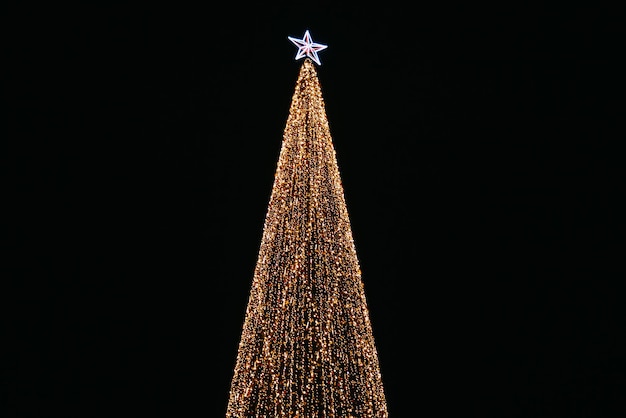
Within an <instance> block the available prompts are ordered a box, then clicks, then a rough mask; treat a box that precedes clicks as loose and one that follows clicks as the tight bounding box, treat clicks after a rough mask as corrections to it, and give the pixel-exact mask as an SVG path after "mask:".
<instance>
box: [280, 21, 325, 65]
mask: <svg viewBox="0 0 626 418" xmlns="http://www.w3.org/2000/svg"><path fill="white" fill-rule="evenodd" d="M287 38H288V39H289V40H290V41H291V42H293V43H294V45H295V46H297V47H298V53H297V54H296V58H295V59H296V60H299V59H300V58H302V57H304V56H305V55H306V56H307V57H309V58H311V59H312V60H313V61H315V62H316V63H317V65H322V63H321V62H320V59H319V57H318V56H317V51H321V50H322V49H326V48H328V45H322V44H316V43H315V42H313V39H311V35H310V34H309V31H308V29H307V31H306V32H304V36H303V37H302V39H298V38H293V37H291V36H288V37H287Z"/></svg>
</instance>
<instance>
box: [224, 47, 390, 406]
mask: <svg viewBox="0 0 626 418" xmlns="http://www.w3.org/2000/svg"><path fill="white" fill-rule="evenodd" d="M226 417H227V418H261V417H264V418H269V417H272V418H274V417H281V418H294V417H300V418H340V417H341V418H345V417H355V418H357V417H358V418H387V417H388V414H387V405H386V400H385V394H384V391H383V384H382V379H381V373H380V368H379V363H378V354H377V352H376V347H375V344H374V338H373V334H372V329H371V324H370V319H369V311H368V307H367V302H366V298H365V292H364V288H363V283H362V280H361V270H360V268H359V262H358V259H357V254H356V250H355V246H354V242H353V238H352V231H351V228H350V220H349V217H348V212H347V209H346V203H345V199H344V193H343V186H342V183H341V178H340V175H339V169H338V165H337V160H336V155H335V149H334V147H333V143H332V138H331V135H330V129H329V126H328V120H327V117H326V110H325V107H324V101H323V99H322V93H321V88H320V84H319V80H318V77H317V73H316V70H315V66H314V65H313V63H312V62H311V61H310V60H309V59H305V60H304V62H303V64H302V67H301V69H300V74H299V76H298V81H297V83H296V88H295V92H294V94H293V97H292V102H291V107H290V110H289V117H288V119H287V124H286V127H285V130H284V134H283V142H282V147H281V151H280V156H279V159H278V165H277V169H276V174H275V178H274V185H273V188H272V194H271V197H270V202H269V205H268V210H267V214H266V217H265V225H264V229H263V237H262V240H261V247H260V250H259V255H258V260H257V264H256V268H255V271H254V276H253V280H252V287H251V290H250V296H249V300H248V306H247V309H246V315H245V319H244V324H243V330H242V334H241V341H240V343H239V348H238V353H237V361H236V364H235V369H234V375H233V379H232V383H231V388H230V397H229V402H228V407H227V412H226Z"/></svg>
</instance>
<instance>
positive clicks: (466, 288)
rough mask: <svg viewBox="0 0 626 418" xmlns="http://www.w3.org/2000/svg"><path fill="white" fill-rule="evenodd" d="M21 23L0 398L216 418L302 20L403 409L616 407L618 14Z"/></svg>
mask: <svg viewBox="0 0 626 418" xmlns="http://www.w3.org/2000/svg"><path fill="white" fill-rule="evenodd" d="M6 17H7V18H8V20H9V23H10V25H9V27H8V29H9V30H8V31H7V37H6V38H5V41H4V42H5V45H6V52H7V53H6V54H5V57H6V58H5V60H4V66H3V67H4V68H5V70H7V75H6V76H5V86H6V87H7V88H6V93H5V103H7V104H8V108H7V111H6V112H7V113H6V114H5V118H6V119H5V120H8V125H7V126H8V127H9V132H8V134H7V136H6V137H5V138H8V139H9V141H3V146H4V147H6V148H5V150H4V151H3V157H4V159H5V163H4V164H3V166H4V168H5V170H6V171H5V172H6V174H7V178H8V180H9V181H8V188H6V189H5V190H6V194H5V196H6V197H7V198H6V200H5V203H6V204H7V205H6V206H8V207H9V208H11V209H14V210H12V211H11V212H10V215H8V216H7V217H5V221H7V223H6V225H7V228H6V231H7V236H8V251H7V252H5V254H6V255H7V258H8V260H9V261H10V262H11V263H10V264H8V265H9V266H10V267H9V269H8V273H9V277H11V278H15V279H16V280H15V281H11V283H15V284H16V285H17V287H16V289H15V291H14V292H13V291H12V292H9V293H7V294H6V295H7V296H8V297H9V298H10V301H11V302H14V306H15V308H12V309H10V310H9V312H8V314H7V317H6V318H7V319H8V321H7V322H6V324H7V327H6V329H7V330H8V336H9V338H8V341H9V342H10V344H9V345H8V346H9V347H10V348H12V350H11V354H10V356H8V357H7V359H8V360H9V362H8V364H9V367H8V369H7V371H8V379H7V380H6V381H7V383H8V385H7V391H6V393H7V399H8V405H9V410H10V412H9V414H8V415H4V416H7V417H9V416H10V417H64V418H69V417H80V418H84V417H112V416H140V417H148V416H150V417H161V416H163V417H165V416H204V417H221V416H224V414H225V410H226V404H227V401H228V390H229V385H230V378H231V377H232V370H233V367H234V362H235V358H236V350H237V344H238V342H239V337H240V332H241V325H242V322H243V316H244V313H245V307H246V303H247V296H248V291H249V287H250V285H251V279H252V273H253V269H254V265H255V263H256V255H257V251H258V247H259V244H260V239H261V233H262V227H263V220H264V216H265V211H266V209H267V203H268V200H269V195H270V192H271V187H272V181H273V174H274V170H275V167H276V162H277V159H278V152H279V150H280V142H281V138H282V131H283V129H284V124H285V122H286V119H287V115H288V110H289V105H290V101H291V95H292V94H293V89H294V87H295V82H296V79H297V75H298V72H299V68H300V65H301V61H295V60H294V57H295V53H296V48H295V47H294V46H293V45H292V44H291V43H290V42H289V41H288V40H287V36H296V37H301V36H302V35H303V34H304V31H305V30H306V29H309V30H310V31H311V35H312V37H313V40H314V41H316V42H320V43H324V44H327V45H328V48H327V49H326V50H324V51H322V52H320V58H321V61H322V65H321V66H318V67H317V71H318V77H319V79H320V82H321V85H322V93H323V96H324V100H325V102H326V109H327V116H328V119H329V123H330V127H331V133H332V135H333V140H334V144H335V148H336V151H337V158H338V162H339V168H340V171H341V173H342V179H343V184H344V192H345V197H346V200H347V204H348V211H349V213H350V216H351V221H352V229H353V234H354V238H355V244H356V247H357V253H358V255H359V260H360V262H361V267H362V271H363V281H364V285H365V290H366V295H367V297H368V301H369V304H370V314H371V319H372V324H373V329H374V336H375V339H376V342H377V347H378V350H379V359H380V367H381V372H382V375H383V382H384V385H385V390H386V395H387V400H388V408H389V412H390V416H391V417H396V418H399V417H406V418H408V417H417V416H423V415H428V416H430V417H457V416H481V417H500V418H502V417H583V416H584V417H587V416H591V417H598V418H600V417H609V416H624V414H625V413H626V403H625V402H626V399H625V396H624V395H625V393H626V390H625V387H626V377H625V376H626V364H625V360H624V350H625V348H626V347H625V326H626V321H625V317H624V315H623V312H622V311H621V307H622V305H623V303H624V302H623V298H624V293H623V291H620V290H619V287H620V285H622V284H623V281H624V269H623V264H622V263H619V264H618V263H617V261H618V259H623V247H622V248H621V250H620V251H618V249H620V245H622V244H623V241H622V240H623V234H624V221H623V212H622V211H621V210H618V208H617V203H618V200H619V198H620V197H621V195H622V194H623V182H622V181H621V179H623V177H621V176H622V166H623V152H622V153H620V152H618V149H619V148H618V147H619V146H621V145H622V144H621V143H622V142H623V140H624V137H625V136H624V132H623V120H624V119H623V115H624V111H625V106H624V90H623V78H624V67H623V65H621V64H620V62H621V60H622V55H623V53H624V50H625V49H624V47H625V45H624V33H623V21H621V20H620V19H619V15H618V14H616V13H614V11H612V10H609V9H602V8H601V7H600V6H596V7H593V8H585V7H579V6H575V5H572V4H561V5H557V4H554V5H548V4H544V5H533V6H530V5H527V6H516V7H512V6H503V5H480V4H476V3H473V2H469V3H467V4H466V5H464V6H457V5H453V4H451V3H446V4H441V5H439V6H432V5H431V6H423V5H420V4H412V5H411V6H410V7H409V6H398V5H394V4H392V3H389V2H384V4H374V5H371V6H367V5H358V6H356V7H354V6H347V5H346V6H340V5H334V6H328V5H325V4H316V3H304V4H299V3H293V4H291V5H288V6H280V7H279V6H277V5H276V6H271V5H268V4H265V5H263V4H257V5H246V4H230V5H217V4H216V5H208V3H207V5H201V6H199V5H196V6H193V7H191V6H188V7H185V6H182V5H180V4H178V3H176V5H174V4H173V3H172V5H169V6H166V7H165V6H159V5H155V4H146V5H144V6H142V7H138V6H129V5H126V6H119V7H112V6H102V7H93V6H90V7H85V6H77V5H71V6H70V5H59V4H56V3H54V2H50V4H48V5H47V6H44V7H43V8H42V7H36V6H34V5H27V4H25V5H23V6H22V7H20V8H19V10H17V8H16V9H15V10H13V9H11V10H9V12H7V14H6ZM8 306H13V304H12V305H8Z"/></svg>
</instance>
